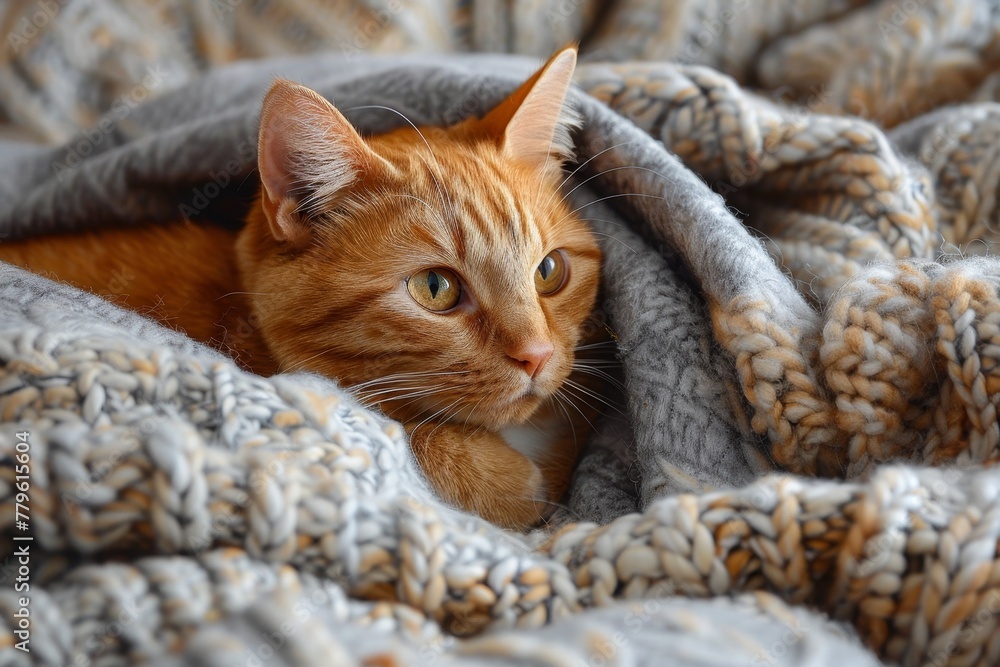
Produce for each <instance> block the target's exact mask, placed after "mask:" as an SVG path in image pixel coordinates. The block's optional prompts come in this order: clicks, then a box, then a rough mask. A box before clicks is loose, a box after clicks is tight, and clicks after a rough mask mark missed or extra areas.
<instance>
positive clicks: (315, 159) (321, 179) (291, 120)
mask: <svg viewBox="0 0 1000 667" xmlns="http://www.w3.org/2000/svg"><path fill="white" fill-rule="evenodd" d="M257 166H258V168H259V169H260V180H261V185H262V193H261V199H262V204H263V207H264V214H265V215H266V216H267V221H268V224H269V226H270V230H271V234H272V235H273V236H274V237H275V238H276V239H277V240H278V241H282V242H288V243H291V244H292V245H302V244H304V243H305V242H307V241H308V240H309V239H310V238H311V234H312V223H313V222H315V219H316V217H317V216H318V215H320V214H321V213H322V212H323V210H324V209H328V208H329V207H330V206H332V205H333V204H334V202H335V201H336V200H337V198H338V197H342V196H344V194H345V193H346V192H348V191H349V188H353V187H356V186H357V184H358V183H359V182H360V181H362V180H364V179H366V178H374V177H377V176H378V174H380V173H382V170H384V169H385V168H386V163H385V161H384V160H383V159H382V158H381V157H380V156H379V155H377V154H376V153H375V152H374V151H373V150H372V149H371V148H370V147H369V146H368V144H366V143H365V140H364V139H363V138H362V137H361V135H359V134H358V132H357V130H355V129H354V127H353V126H351V123H350V121H348V120H347V118H345V117H344V115H343V114H341V113H340V112H339V111H337V109H336V108H335V107H334V106H333V105H332V104H330V103H329V102H328V101H326V99H324V98H323V97H322V96H321V95H320V94H319V93H317V92H315V91H313V90H310V89H309V88H306V87H305V86H300V85H298V84H296V83H292V82H291V81H285V80H282V79H278V80H277V81H275V82H274V84H272V86H271V89H270V90H269V91H268V93H267V95H266V96H265V97H264V104H263V108H262V110H261V117H260V137H259V141H258V155H257Z"/></svg>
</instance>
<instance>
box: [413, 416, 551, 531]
mask: <svg viewBox="0 0 1000 667" xmlns="http://www.w3.org/2000/svg"><path fill="white" fill-rule="evenodd" d="M413 426H414V425H407V429H406V430H407V432H408V433H409V434H410V447H411V448H412V449H413V453H414V455H415V456H416V457H417V462H418V463H420V467H421V468H422V469H423V471H424V474H425V475H426V476H427V479H428V480H429V481H430V482H431V484H432V485H433V486H434V488H435V490H436V491H437V492H438V493H439V494H440V495H441V497H442V498H444V499H445V500H446V501H448V502H449V503H452V504H454V505H457V506H458V507H461V508H462V509H465V510H468V511H470V512H475V513H476V514H478V515H479V516H481V517H483V518H484V519H486V520H487V521H490V522H492V523H495V524H497V525H500V526H503V527H505V528H512V529H515V530H524V529H526V528H530V527H531V526H535V525H537V524H539V523H541V522H543V521H544V520H545V519H547V518H548V517H549V516H550V515H551V514H552V512H553V510H554V509H555V505H554V504H552V503H551V502H549V501H548V488H547V486H548V485H547V484H546V480H545V476H544V475H543V474H542V471H541V470H540V469H539V467H538V466H537V465H535V463H534V462H532V461H531V459H529V458H528V457H527V456H525V455H524V454H522V453H520V452H518V451H516V450H514V449H513V448H511V447H510V446H509V445H508V444H507V443H506V441H504V440H503V438H501V437H500V436H499V435H497V434H496V433H493V432H491V431H486V430H483V429H478V428H477V429H473V428H468V427H464V426H460V425H457V424H424V425H422V426H420V427H419V428H416V429H415V430H414V428H413Z"/></svg>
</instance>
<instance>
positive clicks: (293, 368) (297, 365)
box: [280, 350, 326, 373]
mask: <svg viewBox="0 0 1000 667" xmlns="http://www.w3.org/2000/svg"><path fill="white" fill-rule="evenodd" d="M324 354H326V350H322V351H320V352H317V353H316V354H314V355H312V356H311V357H309V358H308V359H303V360H302V361H299V362H296V363H295V364H293V365H291V366H289V367H287V368H280V372H282V373H295V372H298V371H300V370H302V369H303V368H304V367H305V365H306V364H308V363H309V362H310V361H312V360H313V359H318V358H319V357H322V356H323V355H324Z"/></svg>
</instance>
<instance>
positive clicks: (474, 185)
mask: <svg viewBox="0 0 1000 667" xmlns="http://www.w3.org/2000/svg"><path fill="white" fill-rule="evenodd" d="M575 64H576V52H575V50H574V49H571V48H570V49H565V50H563V51H561V52H559V53H557V54H556V55H555V56H553V58H552V59H551V60H550V61H549V62H548V63H547V64H546V65H545V66H544V67H542V69H540V70H539V71H538V72H537V73H536V74H535V75H534V76H532V77H531V78H530V79H529V80H528V81H527V82H525V83H524V84H523V85H522V86H521V87H520V88H519V89H518V90H517V91H516V92H515V93H514V94H513V95H512V96H511V97H510V98H509V99H507V100H506V101H505V102H503V103H502V104H500V105H499V106H497V107H496V108H495V109H493V110H492V111H491V112H490V113H489V114H487V115H486V116H485V117H484V118H482V119H470V120H468V121H465V122H463V123H460V124H458V125H455V126H453V127H451V128H447V129H445V130H436V131H434V132H433V133H430V132H427V133H421V132H419V131H418V130H416V129H414V128H412V127H405V128H403V129H399V130H396V131H393V132H390V133H388V134H384V135H380V136H374V137H370V138H368V139H363V138H362V137H361V136H360V135H358V133H357V132H356V131H355V130H354V128H353V127H352V126H351V125H350V123H349V122H348V121H347V119H346V118H344V116H342V115H341V114H340V112H338V111H337V110H336V109H335V108H334V107H333V106H332V105H330V103H329V102H327V101H326V100H325V99H324V98H322V97H320V96H319V95H318V94H316V93H315V92H313V91H311V90H309V89H307V88H304V87H302V86H299V85H296V84H293V83H290V82H287V81H277V82H275V83H274V84H273V86H272V87H271V89H270V91H269V92H268V94H267V96H266V97H265V99H264V104H263V111H262V114H261V121H260V139H259V154H258V163H259V169H260V177H261V191H260V195H259V197H258V200H257V202H256V203H255V204H254V206H253V207H252V209H251V212H250V214H249V215H248V217H247V220H246V225H245V227H244V229H243V230H242V231H238V232H237V231H229V230H225V229H221V228H216V227H213V226H207V225H206V226H199V225H194V224H190V223H177V224H173V225H167V226H159V227H157V226H144V227H140V228H136V229H121V230H107V231H100V232H91V233H81V234H71V235H65V236H56V237H47V238H34V239H27V240H23V241H16V242H7V243H4V244H2V245H0V260H4V261H8V262H12V263H15V264H19V265H21V266H24V267H26V268H28V269H31V270H34V271H38V272H45V273H47V274H49V275H54V276H55V277H57V278H58V279H60V280H64V281H66V282H70V283H73V284H75V285H78V286H80V287H83V288H86V289H90V290H93V291H95V292H98V293H102V294H104V295H106V296H110V297H112V298H113V299H114V300H115V301H117V302H118V303H120V304H121V305H124V306H126V307H129V308H133V309H136V310H139V311H140V312H145V313H147V314H148V315H150V316H152V317H154V318H156V319H158V320H160V321H161V322H163V323H164V324H166V325H168V326H172V327H175V328H177V329H180V330H183V331H184V332H186V333H187V334H188V335H190V336H192V337H194V338H196V339H199V340H202V341H205V342H208V343H210V344H213V345H216V346H218V347H221V348H223V349H226V350H228V351H229V352H230V353H231V354H232V355H233V356H234V358H236V359H237V361H238V362H239V363H241V364H242V365H244V366H245V367H247V368H249V369H251V370H253V371H255V372H257V373H261V374H271V373H274V372H277V371H279V370H300V369H306V370H311V371H315V372H318V373H321V374H324V375H326V376H329V377H332V378H336V379H337V380H338V381H339V382H340V383H341V384H342V385H344V386H346V387H349V388H351V389H353V391H354V392H355V393H356V394H357V395H358V396H359V398H360V399H361V400H363V401H364V402H366V403H367V404H370V405H374V404H377V405H379V406H380V407H381V408H382V409H383V410H384V411H385V412H386V414H388V415H389V416H391V417H393V418H394V419H397V420H400V421H401V422H403V423H404V424H405V427H406V429H407V431H408V433H409V434H410V439H411V445H412V448H413V452H414V453H415V455H416V457H417V460H418V461H419V463H420V465H421V467H422V468H423V470H424V472H425V474H426V475H427V477H428V478H429V480H430V481H431V483H432V484H433V485H434V486H435V488H436V489H437V490H438V492H439V493H440V494H441V495H442V496H443V497H444V498H445V499H446V500H448V501H451V502H453V503H455V504H456V505H458V506H460V507H463V508H466V509H469V510H472V511H475V512H477V513H479V514H480V515H482V516H483V517H485V518H487V519H489V520H491V521H494V522H495V523H498V524H501V525H503V526H508V527H513V528H523V527H527V526H530V525H532V524H535V523H537V522H538V521H540V520H542V519H543V518H544V517H546V516H547V515H548V514H549V513H550V512H551V508H552V507H553V503H554V502H556V501H558V500H559V499H560V497H561V496H562V495H563V494H564V493H565V492H566V490H567V487H568V484H569V479H570V476H571V474H572V471H573V467H574V465H575V461H576V458H577V454H578V444H579V443H578V442H577V441H576V437H577V435H576V434H577V433H579V432H581V431H582V429H580V428H579V426H580V424H574V423H572V422H571V421H570V416H571V414H572V413H571V411H570V410H567V409H566V406H565V405H563V399H562V397H560V396H557V394H556V392H557V391H559V390H560V388H561V387H562V386H563V385H564V381H565V380H566V379H567V378H568V376H569V375H570V373H571V372H572V371H573V366H574V350H575V348H576V347H577V346H578V345H579V344H580V343H581V331H582V329H583V325H584V323H585V321H586V320H587V318H588V316H589V315H590V313H591V310H592V309H593V306H594V302H595V298H596V294H597V287H598V281H599V270H600V268H599V267H600V259H601V258H600V251H599V249H598V246H597V243H596V242H595V239H594V237H593V235H592V234H591V232H590V231H589V228H588V227H587V225H586V224H585V223H583V222H582V221H581V220H580V219H579V218H578V217H576V216H575V215H573V214H572V213H571V212H570V210H569V209H568V207H567V205H566V203H565V202H564V201H563V198H562V195H561V193H560V191H559V188H560V180H561V171H560V167H561V162H562V161H563V160H564V159H565V158H566V157H568V156H569V153H570V149H571V145H570V139H569V130H570V126H571V124H572V121H573V115H572V114H571V113H569V112H567V110H566V109H565V108H564V100H565V96H566V92H567V90H568V88H569V85H570V81H571V77H572V74H573V70H574V67H575ZM115 277H117V278H115ZM114 283H119V284H114ZM109 286H112V287H113V288H114V289H112V288H110V287H109ZM575 386H577V388H578V389H579V388H580V387H579V385H575ZM581 391H582V389H581ZM580 417H583V418H584V419H585V418H586V417H585V416H584V415H583V413H582V412H581V413H580V414H579V415H578V417H577V418H580Z"/></svg>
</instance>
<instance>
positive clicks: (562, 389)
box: [553, 383, 597, 431]
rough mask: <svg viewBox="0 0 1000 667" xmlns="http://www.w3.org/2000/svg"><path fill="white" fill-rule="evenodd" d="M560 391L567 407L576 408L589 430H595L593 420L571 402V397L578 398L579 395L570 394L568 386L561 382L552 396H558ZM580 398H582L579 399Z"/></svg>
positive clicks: (588, 405)
mask: <svg viewBox="0 0 1000 667" xmlns="http://www.w3.org/2000/svg"><path fill="white" fill-rule="evenodd" d="M560 393H561V394H562V399H563V400H564V401H565V402H566V404H567V405H568V406H569V407H571V408H573V409H574V410H576V411H577V412H579V413H580V416H581V417H583V421H585V422H587V426H589V427H590V430H591V431H595V430H597V429H596V428H595V427H594V424H593V422H591V421H590V419H589V418H588V417H587V415H586V414H584V412H583V410H581V409H580V406H579V405H577V404H576V403H574V402H573V400H572V399H573V398H579V397H577V396H574V395H573V394H571V393H570V392H569V387H567V386H566V384H565V383H563V386H562V387H560V388H559V391H558V392H556V393H555V394H553V395H554V396H559V395H560ZM580 400H583V399H580ZM584 403H585V404H586V405H587V407H591V408H592V406H591V405H590V404H589V403H587V402H586V401H584ZM592 409H593V408H592Z"/></svg>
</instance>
